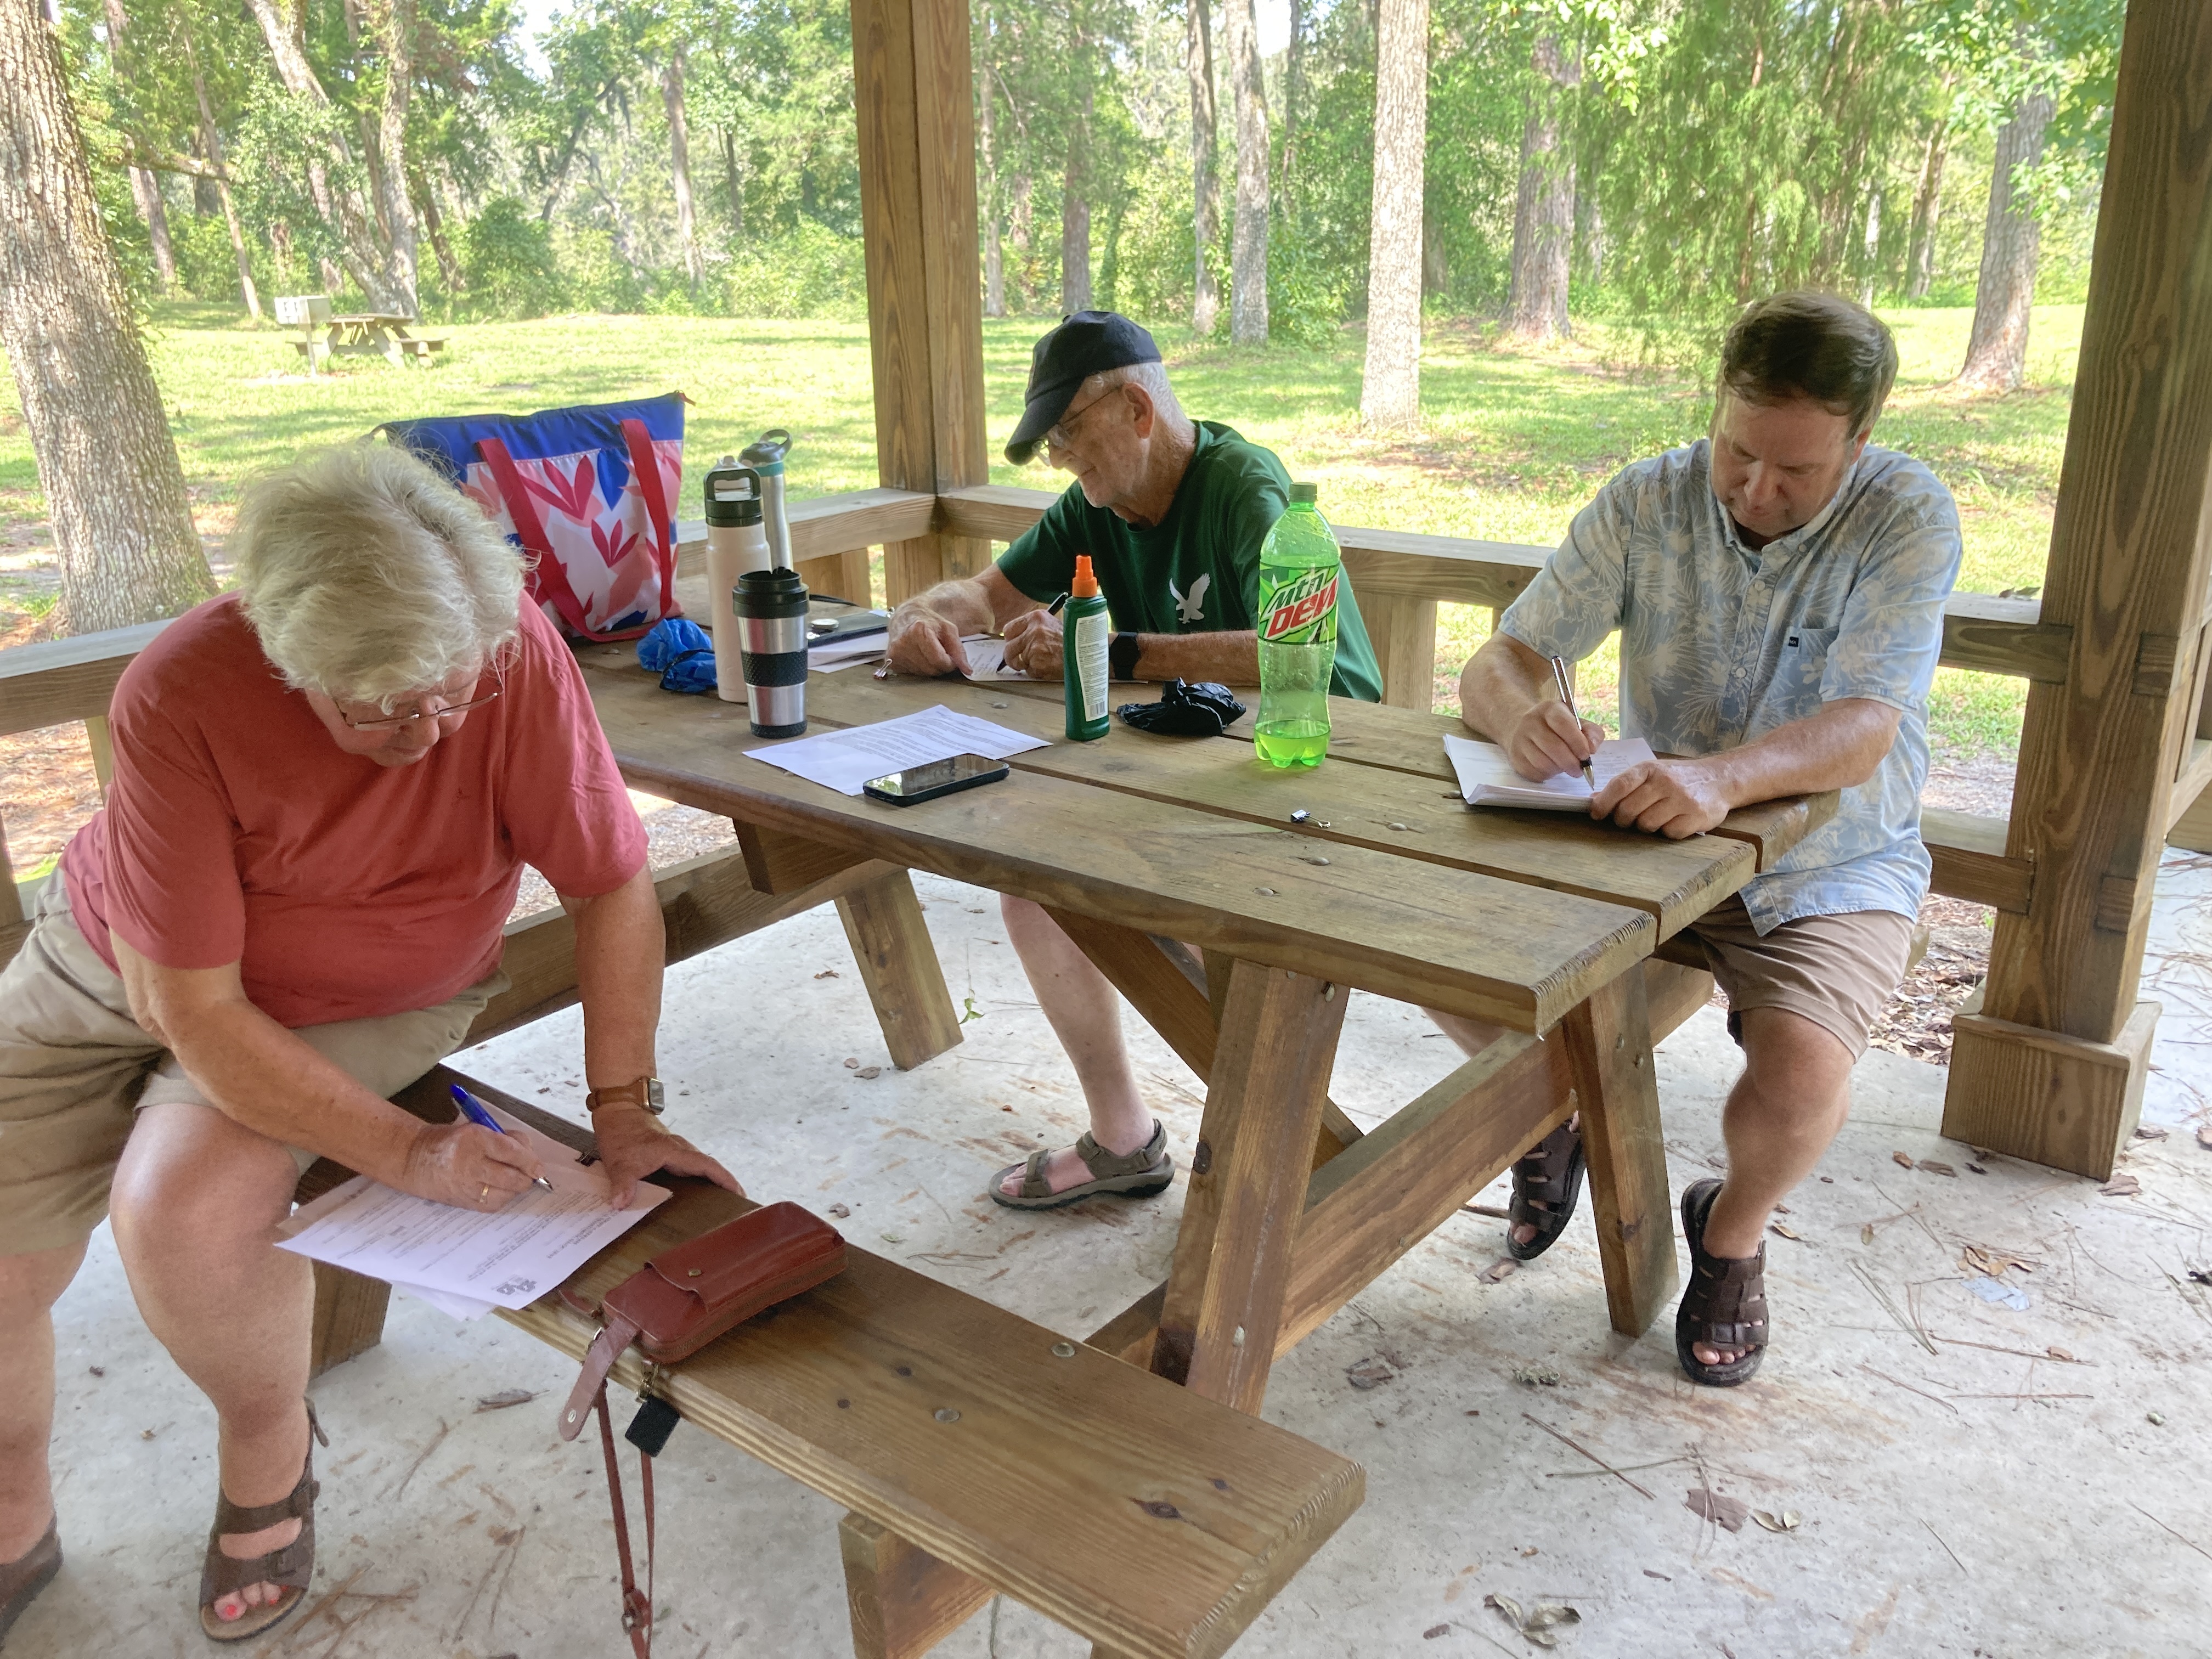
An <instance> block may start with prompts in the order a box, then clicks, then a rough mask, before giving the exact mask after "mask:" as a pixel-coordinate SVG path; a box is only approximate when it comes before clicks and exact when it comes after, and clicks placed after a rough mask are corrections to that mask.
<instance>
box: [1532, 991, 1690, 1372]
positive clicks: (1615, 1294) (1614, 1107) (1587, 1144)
mask: <svg viewBox="0 0 2212 1659" xmlns="http://www.w3.org/2000/svg"><path fill="white" fill-rule="evenodd" d="M1554 1041H1557V1042H1564V1043H1565V1047H1566V1051H1567V1060H1568V1063H1569V1065H1570V1066H1571V1067H1572V1068H1573V1076H1574V1082H1575V1096H1576V1099H1577V1103H1579V1105H1580V1107H1581V1109H1582V1127H1583V1157H1584V1158H1585V1159H1586V1160H1587V1162H1588V1164H1589V1183H1590V1202H1591V1207H1592V1208H1593V1210H1595V1212H1596V1220H1597V1248H1598V1255H1599V1257H1600V1258H1601V1261H1603V1263H1604V1265H1605V1300H1606V1307H1607V1311H1608V1312H1609V1313H1610V1314H1611V1315H1612V1317H1613V1329H1615V1330H1616V1331H1619V1332H1620V1333H1621V1334H1623V1335H1625V1336H1641V1335H1642V1334H1644V1332H1645V1331H1646V1330H1647V1329H1649V1328H1650V1325H1651V1322H1652V1321H1653V1320H1654V1319H1656V1318H1657V1317H1658V1316H1659V1312H1660V1310H1661V1309H1662V1308H1663V1307H1664V1306H1665V1305H1666V1304H1667V1302H1668V1298H1669V1297H1671V1296H1672V1295H1673V1294H1674V1287H1675V1285H1677V1284H1679V1283H1680V1278H1679V1277H1678V1269H1677V1267H1676V1263H1675V1261H1674V1226H1673V1225H1672V1223H1671V1222H1670V1221H1669V1220H1668V1200H1667V1148H1666V1143H1665V1141H1664V1139H1663V1138H1662V1133H1661V1131H1660V1127H1659V1088H1658V1080H1657V1079H1656V1077H1655V1076H1654V1075H1653V1073H1654V1069H1655V1068H1654V1066H1653V1065H1652V1060H1651V1022H1650V1010H1649V1006H1648V1004H1647V1000H1646V995H1645V990H1644V975H1642V974H1640V973H1632V974H1623V975H1620V977H1619V978H1617V979H1615V980H1613V982H1612V983H1611V984H1609V985H1607V986H1605V987H1602V988H1601V989H1600V990H1599V991H1598V992H1597V993H1596V994H1595V995H1593V996H1592V997H1591V998H1590V999H1589V1000H1588V1001H1587V1002H1584V1003H1583V1004H1582V1005H1581V1006H1578V1007H1577V1008H1576V1009H1575V1010H1574V1011H1573V1012H1571V1013H1570V1014H1569V1015H1568V1016H1567V1017H1566V1018H1565V1019H1564V1020H1562V1021H1561V1022H1560V1023H1559V1035H1558V1036H1557V1037H1555V1038H1554Z"/></svg>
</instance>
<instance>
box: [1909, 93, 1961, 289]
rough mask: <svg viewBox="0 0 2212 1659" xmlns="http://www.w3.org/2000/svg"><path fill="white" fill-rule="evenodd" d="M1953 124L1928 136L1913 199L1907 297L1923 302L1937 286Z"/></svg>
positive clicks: (1944, 124) (1943, 125)
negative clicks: (1946, 154)
mask: <svg viewBox="0 0 2212 1659" xmlns="http://www.w3.org/2000/svg"><path fill="white" fill-rule="evenodd" d="M1950 134H1951V124H1950V123H1949V122H1948V121H1941V122H1938V123H1937V124H1936V131H1933V132H1931V133H1929V135H1928V148H1927V150H1926V152H1925V153H1924V154H1923V155H1922V156H1921V158H1920V185H1919V187H1918V189H1917V190H1916V191H1914V192H1913V197H1912V238H1911V250H1910V251H1909V252H1907V253H1906V255H1905V298H1906V299H1908V300H1924V299H1926V298H1927V297H1928V290H1929V288H1931V287H1933V286H1934V284H1935V282H1936V228H1937V224H1938V221H1939V220H1940V218H1941V216H1942V205H1943V155H1944V151H1945V149H1947V148H1948V141H1949V138H1950Z"/></svg>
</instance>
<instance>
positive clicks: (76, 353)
mask: <svg viewBox="0 0 2212 1659" xmlns="http://www.w3.org/2000/svg"><path fill="white" fill-rule="evenodd" d="M45 20H46V14H45V10H44V9H43V8H40V9H33V8H32V7H30V6H28V5H6V6H0V86H6V87H8V88H10V91H9V95H8V97H7V98H5V99H4V100H0V349H4V350H5V351H6V352H7V354H8V362H9V366H10V367H11V368H14V370H15V389H16V394H17V396H18V397H20V398H21V400H22V405H23V422H24V424H25V425H26V426H27V427H28V428H30V433H31V449H32V453H33V455H35V456H36V458H37V459H38V464H39V478H40V483H42V484H43V485H44V486H45V488H46V510H47V513H48V514H49V515H50V516H51V518H52V523H53V537H54V546H55V548H56V549H57V550H58V552H59V554H60V556H61V567H62V592H61V621H62V626H63V627H64V628H65V629H67V630H68V631H70V633H75V634H85V633H90V632H93V631H94V630H95V629H103V628H123V627H127V626H129V625H130V624H131V623H141V622H150V621H153V620H154V619H155V618H156V617H173V616H174V615H176V614H177V612H179V611H182V610H184V609H185V608H186V607H187V606H189V605H196V604H197V603H198V602H199V601H200V600H202V599H206V598H207V597H208V596H209V595H210V594H211V593H213V592H215V580H214V578H213V576H212V575H211V574H210V573H209V570H208V562H207V555H206V553H205V551H204V550H203V549H202V548H201V546H200V538H199V532H197V531H196V530H195V529H193V527H192V514H191V506H190V503H189V502H188V501H187V500H186V498H185V475H184V470H183V468H182V467H181V466H179V465H178V461H177V447H176V445H175V443H174V442H173V441H172V440H171V438H170V436H169V426H168V422H167V418H166V417H165V416H164V415H163V413H162V408H163V405H162V402H161V388H160V387H159V386H156V385H155V381H154V371H153V369H152V368H151V366H150V365H149V363H148V362H147V361H146V348H145V345H144V343H143V342H142V341H141V340H140V339H139V337H138V333H137V328H136V327H135V325H133V322H132V319H131V299H130V295H128V294H127V293H126V292H125V289H124V286H123V274H122V271H121V270H120V269H119V268H118V266H117V264H116V263H115V250H114V248H113V247H112V246H110V245H109V242H108V240H107V232H106V228H104V227H103V226H102V225H101V223H100V204H99V202H98V201H97V199H96V198H95V197H94V195H93V188H92V167H91V163H90V161H88V159H87V157H86V155H85V149H84V134H83V132H82V130H81V129H80V128H79V127H78V125H77V120H76V111H75V110H74V109H72V108H71V107H70V101H69V91H68V86H67V80H66V76H65V74H64V70H63V67H62V54H61V45H60V42H59V41H58V40H57V39H56V38H55V36H54V35H53V33H52V32H51V31H50V30H49V29H48V27H47V26H46V21H45Z"/></svg>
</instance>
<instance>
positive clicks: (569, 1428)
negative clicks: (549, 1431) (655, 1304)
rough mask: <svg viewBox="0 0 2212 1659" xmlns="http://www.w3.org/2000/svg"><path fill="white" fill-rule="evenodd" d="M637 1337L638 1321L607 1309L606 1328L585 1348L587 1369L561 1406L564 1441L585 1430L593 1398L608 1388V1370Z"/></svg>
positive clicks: (613, 1366) (578, 1375)
mask: <svg viewBox="0 0 2212 1659" xmlns="http://www.w3.org/2000/svg"><path fill="white" fill-rule="evenodd" d="M635 1340H637V1326H636V1325H635V1323H634V1322H632V1321H630V1320H628V1319H625V1318H623V1316H622V1315H620V1314H618V1313H617V1312H615V1310H613V1309H611V1308H610V1309H608V1310H607V1323H606V1328H605V1329H604V1330H602V1331H601V1332H600V1333H599V1334H598V1335H597V1336H596V1337H593V1338H592V1346H590V1347H589V1348H587V1349H586V1350H585V1351H584V1369H583V1370H580V1371H579V1372H578V1373H577V1374H576V1386H575V1387H574V1388H573V1389H569V1390H568V1404H567V1405H565V1406H563V1407H562V1408H561V1427H560V1435H561V1437H562V1439H563V1440H574V1438H575V1437H577V1436H578V1435H580V1434H581V1433H582V1432H583V1431H584V1419H585V1418H586V1416H588V1415H589V1414H590V1413H591V1409H592V1401H593V1400H595V1399H597V1398H598V1397H599V1395H601V1394H602V1393H603V1392H604V1391H605V1388H606V1381H607V1373H608V1372H609V1371H611V1370H613V1369H614V1368H615V1361H616V1360H617V1359H619V1358H622V1351H623V1349H624V1348H627V1347H628V1346H629V1345H630V1344H631V1343H633V1342H635Z"/></svg>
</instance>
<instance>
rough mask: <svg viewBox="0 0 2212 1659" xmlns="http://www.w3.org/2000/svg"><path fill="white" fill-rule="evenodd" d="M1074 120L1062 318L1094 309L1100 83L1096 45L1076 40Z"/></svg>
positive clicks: (1064, 204) (1066, 188)
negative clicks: (1094, 153) (1094, 127)
mask: <svg viewBox="0 0 2212 1659" xmlns="http://www.w3.org/2000/svg"><path fill="white" fill-rule="evenodd" d="M1074 58H1075V63H1074V70H1073V72H1074V74H1075V76H1076V77H1077V81H1078V82H1079V85H1080V87H1081V88H1082V89H1081V90H1080V91H1079V93H1078V94H1076V104H1075V119H1074V121H1073V123H1072V124H1071V125H1069V127H1068V130H1067V168H1066V173H1064V174H1063V175H1062V182H1061V185H1060V314H1061V315H1062V316H1072V315H1073V314H1074V313H1076V312H1079V311H1088V310H1090V309H1091V112H1092V110H1093V108H1094V102H1093V100H1094V98H1095V85H1094V83H1095V80H1096V77H1095V76H1094V75H1093V74H1092V71H1091V43H1090V42H1089V41H1088V40H1085V39H1084V37H1083V34H1082V33H1081V31H1080V30H1079V31H1078V32H1077V33H1076V36H1075V52H1074Z"/></svg>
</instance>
